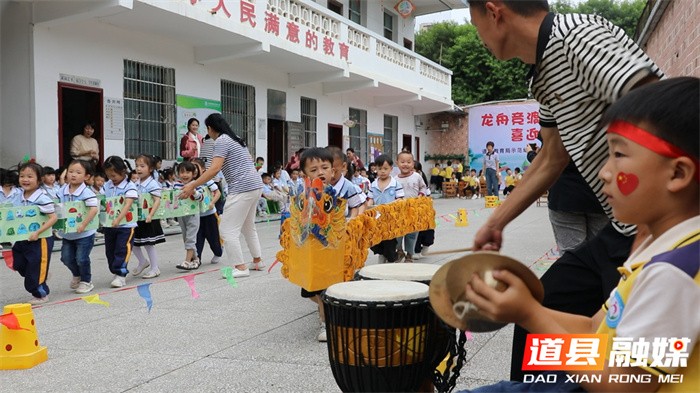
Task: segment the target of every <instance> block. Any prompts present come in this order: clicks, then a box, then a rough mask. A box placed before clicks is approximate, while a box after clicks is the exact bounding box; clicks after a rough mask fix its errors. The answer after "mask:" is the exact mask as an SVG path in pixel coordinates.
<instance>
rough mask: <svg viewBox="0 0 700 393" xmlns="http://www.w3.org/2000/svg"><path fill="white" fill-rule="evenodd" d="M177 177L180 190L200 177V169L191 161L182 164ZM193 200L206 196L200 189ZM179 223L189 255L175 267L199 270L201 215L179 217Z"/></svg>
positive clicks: (196, 190)
mask: <svg viewBox="0 0 700 393" xmlns="http://www.w3.org/2000/svg"><path fill="white" fill-rule="evenodd" d="M177 176H178V177H179V178H180V181H178V182H175V185H174V189H175V190H180V189H182V187H184V186H185V184H187V183H190V182H191V181H193V180H195V179H197V178H198V177H199V168H197V166H196V165H195V164H193V163H192V162H191V161H185V162H182V163H181V164H180V165H178V166H177ZM191 198H192V199H194V200H195V201H201V200H203V199H204V195H202V190H201V189H199V188H197V189H195V193H194V195H192V197H191ZM177 221H178V222H179V223H180V229H181V230H182V240H183V241H184V242H185V251H186V252H187V253H186V254H185V261H184V262H182V263H180V264H179V265H177V266H175V267H177V268H178V269H183V270H195V269H199V266H200V265H201V264H202V262H201V261H200V260H199V258H197V257H196V256H195V251H196V250H197V233H198V232H199V213H195V214H190V215H189V216H182V217H178V218H177Z"/></svg>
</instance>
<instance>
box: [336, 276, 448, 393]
mask: <svg viewBox="0 0 700 393" xmlns="http://www.w3.org/2000/svg"><path fill="white" fill-rule="evenodd" d="M323 306H324V310H325V314H326V331H327V333H328V356H329V359H330V363H331V370H332V371H333V376H334V377H335V380H336V382H337V383H338V386H339V387H340V389H341V390H342V391H344V392H415V391H418V390H419V389H420V387H421V385H423V383H424V382H425V379H426V375H430V374H431V372H432V370H433V369H434V368H435V364H434V363H435V360H434V355H433V354H434V353H435V348H436V345H437V341H438V334H437V332H436V331H435V330H436V328H437V326H438V325H437V324H436V323H435V314H434V313H433V311H432V310H431V309H430V307H429V300H428V286H427V285H425V284H422V283H417V282H409V281H394V280H367V281H349V282H344V283H340V284H335V285H331V286H330V287H329V288H328V289H327V290H326V292H325V293H324V295H323Z"/></svg>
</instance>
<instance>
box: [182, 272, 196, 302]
mask: <svg viewBox="0 0 700 393" xmlns="http://www.w3.org/2000/svg"><path fill="white" fill-rule="evenodd" d="M183 278H184V279H185V281H187V285H189V286H190V291H192V297H193V298H195V299H198V298H199V294H198V293H197V290H196V289H194V275H193V274H191V275H189V276H185V277H183Z"/></svg>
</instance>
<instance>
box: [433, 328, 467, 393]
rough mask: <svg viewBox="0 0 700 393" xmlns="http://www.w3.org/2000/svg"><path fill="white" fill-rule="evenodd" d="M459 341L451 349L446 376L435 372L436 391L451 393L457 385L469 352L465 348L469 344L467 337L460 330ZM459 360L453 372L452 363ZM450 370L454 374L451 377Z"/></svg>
mask: <svg viewBox="0 0 700 393" xmlns="http://www.w3.org/2000/svg"><path fill="white" fill-rule="evenodd" d="M457 332H458V334H459V339H458V340H457V345H456V346H452V347H451V348H450V357H449V358H448V359H447V364H446V366H445V374H441V373H440V372H439V371H438V370H435V374H434V375H433V382H434V384H435V389H437V391H438V392H440V393H449V392H451V391H452V390H453V389H454V388H455V385H456V384H457V378H459V371H460V370H461V369H462V366H463V365H464V362H465V360H466V358H467V350H466V349H465V348H464V346H465V344H466V343H467V336H466V335H465V334H464V332H462V331H460V330H458V331H457ZM454 359H457V362H456V364H455V367H454V370H452V361H453V360H454ZM450 370H452V371H453V372H452V373H451V374H452V375H450Z"/></svg>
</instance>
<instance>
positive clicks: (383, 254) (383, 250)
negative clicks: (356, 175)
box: [367, 154, 404, 263]
mask: <svg viewBox="0 0 700 393" xmlns="http://www.w3.org/2000/svg"><path fill="white" fill-rule="evenodd" d="M374 162H375V163H376V164H377V179H376V180H375V181H374V182H373V183H372V185H371V186H370V188H369V193H368V194H367V207H372V206H373V205H384V204H387V203H391V202H394V201H396V200H399V199H403V197H404V192H403V186H401V183H399V182H398V180H396V179H395V178H393V177H391V170H392V167H393V165H394V161H393V160H392V159H391V157H389V155H387V154H381V155H380V156H379V157H377V158H376V159H375V160H374ZM397 244H398V243H397V241H396V239H389V240H384V241H382V242H380V243H379V244H377V245H375V246H372V247H371V248H370V249H371V250H372V252H374V253H375V254H379V257H378V258H379V263H387V262H392V263H393V262H396V261H397V260H398V259H399V256H398V254H397V252H396V246H397Z"/></svg>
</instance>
